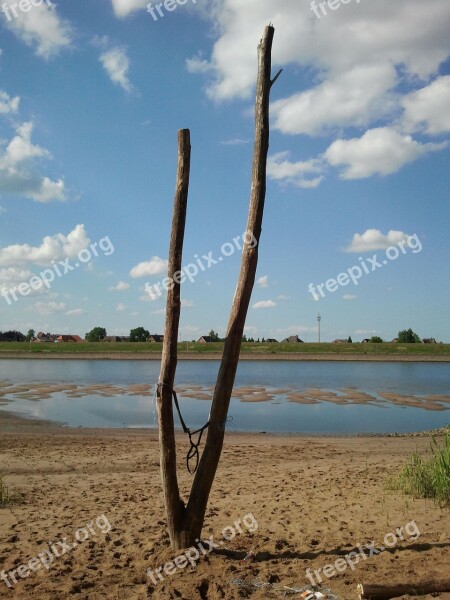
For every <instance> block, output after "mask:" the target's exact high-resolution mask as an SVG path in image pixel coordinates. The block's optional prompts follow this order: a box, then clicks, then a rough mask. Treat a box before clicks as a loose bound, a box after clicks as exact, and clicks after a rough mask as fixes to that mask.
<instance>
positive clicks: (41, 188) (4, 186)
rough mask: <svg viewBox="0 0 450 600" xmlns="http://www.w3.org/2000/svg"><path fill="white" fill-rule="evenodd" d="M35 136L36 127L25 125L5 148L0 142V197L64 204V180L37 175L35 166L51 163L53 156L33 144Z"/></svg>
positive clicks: (19, 128) (18, 129) (22, 125)
mask: <svg viewBox="0 0 450 600" xmlns="http://www.w3.org/2000/svg"><path fill="white" fill-rule="evenodd" d="M32 133H33V123H31V122H29V123H22V124H21V125H19V126H18V127H17V128H16V135H15V136H14V137H13V138H12V139H11V140H10V142H9V143H8V144H7V145H6V147H5V143H4V142H2V140H0V193H9V194H14V195H20V196H25V197H26V198H30V199H32V200H35V201H36V202H43V203H46V202H51V201H52V200H59V201H64V200H65V199H66V190H65V185H64V181H63V179H59V180H58V181H52V180H51V179H50V178H49V177H46V176H42V175H40V174H39V173H38V172H37V171H36V168H35V165H36V162H37V161H39V160H42V159H49V158H51V155H50V152H49V151H48V150H46V149H45V148H42V147H41V146H38V145H36V144H33V142H32V141H31V136H32Z"/></svg>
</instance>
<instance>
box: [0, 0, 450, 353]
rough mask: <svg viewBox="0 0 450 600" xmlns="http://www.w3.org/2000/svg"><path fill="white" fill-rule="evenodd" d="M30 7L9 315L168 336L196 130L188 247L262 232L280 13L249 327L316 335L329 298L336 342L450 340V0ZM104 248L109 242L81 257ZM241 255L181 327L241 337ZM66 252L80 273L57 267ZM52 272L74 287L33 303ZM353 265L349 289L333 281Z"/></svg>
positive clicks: (13, 117) (326, 322)
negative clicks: (255, 175)
mask: <svg viewBox="0 0 450 600" xmlns="http://www.w3.org/2000/svg"><path fill="white" fill-rule="evenodd" d="M154 4H155V3H154ZM11 5H14V3H13V2H11V1H10V0H8V1H7V2H6V3H5V4H4V5H3V7H4V10H3V12H2V13H1V14H0V289H1V290H3V291H4V292H5V294H4V295H3V296H0V330H7V329H11V328H14V329H19V330H21V331H25V332H26V331H27V330H28V329H29V328H33V329H35V330H36V331H40V330H43V331H52V332H57V333H77V334H81V335H84V333H85V332H86V331H88V330H90V329H91V328H92V327H94V326H97V325H100V326H104V327H105V328H106V329H107V331H108V333H109V334H111V335H114V334H128V333H129V330H130V329H131V328H133V327H137V326H140V325H143V326H145V327H146V328H147V329H148V330H150V331H151V332H154V333H161V332H162V331H163V328H164V314H163V312H164V311H163V308H164V297H163V296H162V297H160V298H158V299H157V300H154V301H152V300H150V298H149V296H148V294H146V292H145V289H144V286H145V284H146V283H147V282H149V283H150V285H152V286H153V285H155V284H157V283H158V282H159V281H162V279H163V278H164V277H165V271H166V260H167V252H168V242H169V235H170V225H171V211H172V202H173V193H174V184H175V173H176V151H177V131H178V129H180V128H189V129H190V130H191V143H192V164H191V187H190V195H189V204H188V219H187V228H186V238H185V247H184V261H183V262H184V264H188V263H191V262H195V260H196V258H195V257H196V256H199V257H201V256H202V255H207V254H208V253H210V252H212V256H214V257H215V259H218V257H220V256H221V247H222V245H223V244H224V243H227V242H231V243H232V242H233V239H234V238H235V237H236V236H239V235H242V234H243V232H244V230H245V224H246V219H247V210H248V199H249V193H250V176H251V158H252V140H253V102H254V84H255V78H256V46H257V44H258V41H259V39H260V37H261V34H262V32H263V29H264V26H265V25H267V24H268V23H269V22H272V23H273V24H274V26H275V39H274V48H273V70H274V73H275V72H276V70H278V69H279V68H281V67H282V68H283V69H284V71H283V74H282V76H281V77H280V78H279V79H278V81H277V83H276V85H275V86H274V88H273V92H272V106H271V123H272V133H271V148H270V157H269V169H268V172H269V178H268V188H267V199H266V211H265V217H264V225H263V235H262V238H261V244H260V254H259V267H258V276H257V277H258V281H257V284H256V286H255V289H254V292H253V297H252V302H251V308H250V310H249V314H248V318H247V328H246V333H247V335H249V336H253V337H275V338H277V339H282V338H284V337H286V336H287V335H291V334H299V335H300V337H301V338H302V339H306V340H307V341H315V340H316V339H317V324H316V316H317V313H318V312H320V313H321V314H322V339H323V340H333V339H334V338H341V337H347V336H349V335H351V336H352V338H353V340H354V341H356V340H360V339H362V338H365V337H370V336H371V335H380V336H382V337H383V338H385V339H392V338H393V337H395V335H396V334H397V332H398V331H399V329H404V328H408V327H412V328H413V329H414V330H415V331H417V332H418V333H419V335H421V336H422V337H436V338H437V339H439V340H442V341H446V342H450V323H449V319H448V316H449V310H448V307H449V297H450V283H449V281H450V279H449V245H448V231H449V225H448V224H449V221H450V218H449V217H450V208H449V203H448V189H449V187H450V186H449V183H450V182H449V179H450V174H449V168H448V165H449V156H450V150H449V147H448V139H449V134H450V60H449V59H450V39H449V37H448V31H449V26H450V9H449V7H448V1H447V0H427V2H423V0H407V1H406V0H396V2H395V3H393V2H392V1H389V0H376V1H375V0H364V2H360V3H357V2H356V0H355V1H354V2H348V3H347V4H342V5H340V4H339V3H338V4H336V3H335V4H334V6H335V9H334V10H331V9H330V8H329V7H328V8H327V5H324V9H325V10H326V13H327V14H326V15H325V14H323V13H324V11H323V10H322V11H321V12H320V9H319V12H318V14H319V16H320V19H319V18H318V17H317V16H316V14H315V12H314V10H312V9H311V5H310V1H309V0H308V1H306V0H277V2H275V1H274V0H271V1H269V0H203V1H202V0H197V2H195V3H194V2H193V0H187V2H186V3H185V4H184V5H176V4H175V5H173V4H172V5H171V4H170V0H169V4H168V6H169V7H170V6H174V7H175V8H174V10H172V11H169V10H166V9H165V8H164V6H163V7H162V9H161V10H162V11H163V14H164V16H163V17H158V20H157V21H155V20H154V19H153V18H152V16H151V15H150V14H149V13H148V12H147V9H146V5H147V2H145V1H143V0H102V1H100V0H89V1H87V0H77V2H68V1H67V0H62V1H61V2H60V3H58V4H56V5H51V6H49V5H48V3H47V2H42V3H41V4H40V3H39V0H36V1H35V6H32V5H31V4H29V5H28V8H29V10H28V11H27V12H21V10H20V7H16V8H15V9H14V7H13V6H11ZM24 6H25V8H26V7H27V5H24ZM316 6H317V5H316ZM14 11H15V12H16V14H17V16H14ZM94 243H97V244H98V245H97V254H98V256H92V260H87V258H88V254H87V251H85V254H84V255H83V254H81V255H79V253H80V251H82V249H83V248H87V249H89V248H90V246H91V245H92V244H94ZM101 248H103V249H104V250H105V251H103V250H102V249H101ZM387 248H394V250H392V249H391V250H389V251H388V252H389V253H390V255H389V256H390V257H389V258H386V249H387ZM90 252H91V255H92V254H93V252H92V250H91V251H90ZM396 254H398V257H397V258H395V256H396ZM375 255H376V258H375V259H374V256H375ZM79 256H82V257H83V258H82V260H81V261H80V260H78V257H79ZM222 258H223V260H222V261H220V262H218V263H217V264H214V265H212V266H211V268H209V269H207V270H206V271H204V272H199V274H198V275H197V276H196V277H195V280H194V282H192V283H191V282H189V281H188V282H186V283H185V284H183V286H182V297H183V308H182V319H181V328H180V337H181V339H194V338H198V337H199V336H200V335H202V334H204V333H207V332H208V331H209V330H210V329H211V328H213V329H215V330H217V331H218V332H219V333H220V334H221V335H224V334H225V330H226V324H227V321H228V314H229V309H230V305H231V301H232V297H233V293H234V289H235V285H236V281H237V275H238V270H239V261H240V252H239V251H238V250H237V249H236V250H235V251H234V252H233V254H232V255H231V256H228V257H224V256H222ZM374 260H376V262H377V263H379V264H380V265H381V266H379V267H376V268H374V270H373V271H372V268H373V267H372V265H374V262H373V261H374ZM52 261H53V262H52ZM65 261H66V263H65V264H68V263H67V261H69V264H71V265H72V266H73V265H75V263H78V264H79V267H77V268H73V269H72V270H68V272H67V273H66V274H64V275H62V276H61V277H59V276H57V275H55V265H56V266H58V264H59V263H60V262H61V263H64V262H65ZM383 261H386V264H383ZM362 263H364V265H366V268H367V270H368V271H369V272H368V273H366V272H364V269H363V266H362ZM358 268H359V269H360V270H361V275H360V276H359V278H357V277H356V275H358V271H357V269H358ZM46 269H50V270H52V269H53V275H54V281H52V282H51V283H49V285H48V286H47V285H44V284H43V283H42V282H41V284H40V285H39V284H38V283H36V285H33V286H32V287H27V286H25V287H22V288H21V289H22V290H23V291H24V294H23V295H21V293H19V292H16V297H17V301H16V300H14V298H13V297H12V296H11V290H14V289H17V288H18V287H19V286H20V285H21V284H24V283H25V284H28V283H29V282H30V280H31V278H32V277H33V275H37V276H38V277H40V275H39V274H40V273H42V272H44V271H45V270H46ZM349 270H350V272H352V273H353V274H354V280H355V281H356V283H357V285H355V284H354V283H353V281H351V280H349V277H348V274H349ZM60 272H61V273H62V272H63V268H62V265H60ZM341 273H344V274H346V273H347V276H345V275H343V276H341V279H340V281H341V282H345V281H346V285H342V284H341V285H339V284H333V283H332V282H330V280H333V279H334V280H335V279H336V278H337V276H338V275H339V274H341ZM47 277H50V276H49V275H48V274H47ZM327 281H328V282H329V283H328V286H327V285H326V282H327ZM310 284H313V285H314V286H315V289H317V287H316V286H318V285H320V284H323V287H322V292H323V294H322V295H320V294H319V300H315V299H314V295H313V294H312V293H310V291H308V287H309V285H310ZM332 290H334V291H332ZM8 294H9V295H8ZM316 296H317V294H316Z"/></svg>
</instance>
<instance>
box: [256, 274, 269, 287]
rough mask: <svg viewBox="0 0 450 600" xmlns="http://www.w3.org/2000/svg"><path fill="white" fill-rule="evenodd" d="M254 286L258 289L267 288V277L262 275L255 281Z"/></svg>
mask: <svg viewBox="0 0 450 600" xmlns="http://www.w3.org/2000/svg"><path fill="white" fill-rule="evenodd" d="M256 285H257V286H258V287H260V288H266V287H269V276H268V275H263V276H262V277H258V279H257V280H256Z"/></svg>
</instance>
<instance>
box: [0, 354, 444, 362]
mask: <svg viewBox="0 0 450 600" xmlns="http://www.w3.org/2000/svg"><path fill="white" fill-rule="evenodd" d="M221 357H222V354H221V352H210V353H208V352H202V353H198V352H179V353H178V360H220V359H221ZM8 359H14V360H17V359H23V360H158V361H160V360H161V354H160V353H159V352H140V353H133V352H45V351H43V352H26V351H24V352H0V360H8ZM239 360H245V361H248V360H271V361H343V362H345V361H355V362H437V363H442V362H445V363H447V362H450V355H445V354H442V355H441V354H334V353H332V352H330V353H323V354H305V353H303V352H289V353H288V352H286V353H280V354H272V353H261V354H256V353H246V354H241V355H240V357H239Z"/></svg>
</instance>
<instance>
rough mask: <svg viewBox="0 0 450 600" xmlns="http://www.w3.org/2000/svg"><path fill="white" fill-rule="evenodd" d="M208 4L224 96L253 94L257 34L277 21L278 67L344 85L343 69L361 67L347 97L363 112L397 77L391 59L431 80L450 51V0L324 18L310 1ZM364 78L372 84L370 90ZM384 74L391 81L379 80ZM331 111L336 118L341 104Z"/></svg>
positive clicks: (407, 72)
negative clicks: (371, 97)
mask: <svg viewBox="0 0 450 600" xmlns="http://www.w3.org/2000/svg"><path fill="white" fill-rule="evenodd" d="M208 9H209V13H210V16H211V19H212V20H213V23H214V25H215V26H216V31H218V32H220V33H219V38H218V40H217V41H216V43H215V45H214V48H213V51H212V55H211V59H210V61H209V62H210V65H211V67H212V68H213V69H214V79H213V80H212V81H210V83H209V95H210V96H211V97H213V98H215V99H217V100H224V99H227V98H235V97H244V98H248V97H250V96H251V95H252V91H253V86H254V83H255V79H256V68H255V67H256V48H255V46H256V40H259V39H260V36H261V32H262V30H263V28H264V26H265V25H267V23H269V22H270V21H272V22H273V23H275V27H276V31H277V33H276V36H275V43H274V47H273V63H274V66H278V65H282V66H285V67H286V66H288V65H293V66H294V68H296V67H297V68H298V66H299V65H300V66H301V67H308V68H310V69H312V70H313V72H315V73H316V74H317V77H318V79H320V80H321V82H320V84H319V85H323V84H325V85H327V82H328V81H329V82H331V83H333V82H334V83H335V84H337V83H338V77H339V76H343V77H346V76H347V75H348V73H350V72H355V70H359V73H360V76H361V78H362V79H360V78H359V77H356V79H355V80H353V81H351V84H352V86H353V84H354V83H356V87H354V94H353V95H350V96H347V98H348V99H349V101H350V102H351V104H352V108H353V109H354V110H355V111H356V112H355V115H357V116H358V115H359V117H362V112H361V106H366V108H367V109H368V111H369V112H370V111H371V110H372V108H373V103H372V101H369V102H368V103H367V96H366V94H371V92H370V88H371V87H372V86H373V87H374V89H375V90H378V91H379V93H380V94H382V93H383V90H386V89H388V81H386V78H389V77H392V75H391V74H390V72H391V66H392V65H396V66H399V67H402V69H398V73H397V77H400V76H402V75H404V76H405V77H407V78H409V77H411V76H419V77H421V78H422V79H425V78H427V77H429V76H431V75H434V74H435V73H436V71H437V68H438V66H439V64H440V63H441V62H442V61H444V60H445V59H446V57H447V56H448V53H449V39H448V29H449V22H450V13H449V11H448V2H447V0H428V1H427V2H426V3H425V2H423V0H408V2H407V3H404V2H399V3H393V2H392V0H377V1H376V2H370V3H369V2H367V3H361V4H359V5H358V6H356V5H355V6H341V7H340V10H338V11H335V12H333V13H331V14H329V15H328V16H327V17H326V18H323V19H321V20H320V21H319V20H318V19H317V18H316V17H315V16H314V14H313V13H312V11H311V9H310V3H309V2H306V3H303V2H298V0H285V1H284V2H283V10H282V11H281V10H280V7H279V6H278V4H276V3H274V2H273V0H247V1H246V2H237V1H236V0H222V1H221V2H217V3H214V4H213V5H212V6H210V7H208ZM365 68H366V69H367V71H368V73H369V72H371V78H369V79H366V76H365V75H364V73H363V70H364V69H365ZM386 73H388V74H389V75H386ZM362 81H364V82H365V84H366V85H365V86H364V89H363V86H362V85H361V82H362ZM383 81H384V82H385V84H384V85H382V86H381V87H380V82H383ZM358 95H360V99H359V100H358V97H357V96H358ZM322 99H324V98H323V96H322ZM330 117H331V122H335V113H334V111H333V113H332V114H331V115H330ZM347 119H348V117H346V121H347ZM322 121H323V125H325V126H326V125H327V124H328V117H327V115H326V114H323V115H322ZM315 127H317V123H315Z"/></svg>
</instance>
